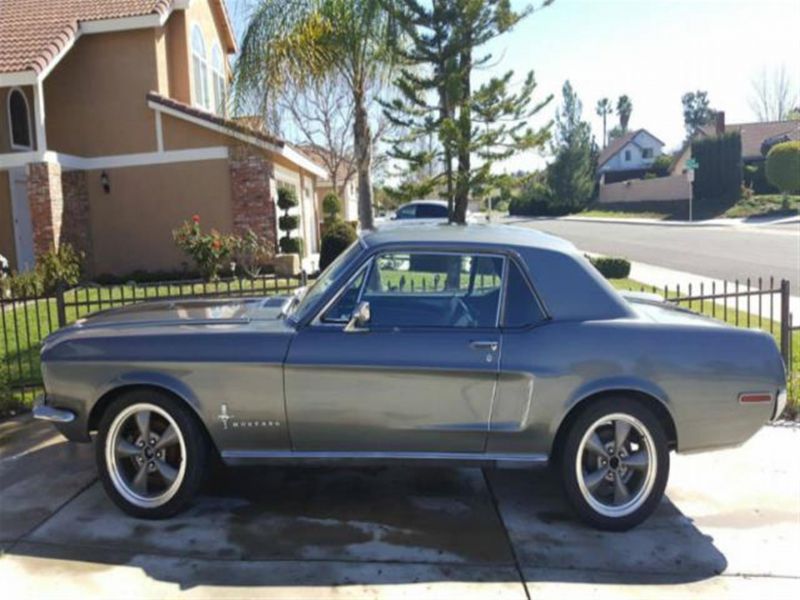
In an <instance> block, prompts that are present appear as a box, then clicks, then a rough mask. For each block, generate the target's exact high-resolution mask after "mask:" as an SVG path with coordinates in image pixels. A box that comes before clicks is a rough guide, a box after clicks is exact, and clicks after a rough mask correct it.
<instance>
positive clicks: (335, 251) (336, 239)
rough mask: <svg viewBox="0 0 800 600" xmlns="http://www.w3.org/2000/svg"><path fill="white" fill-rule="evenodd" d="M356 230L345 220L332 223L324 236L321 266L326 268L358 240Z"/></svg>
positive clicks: (320, 256)
mask: <svg viewBox="0 0 800 600" xmlns="http://www.w3.org/2000/svg"><path fill="white" fill-rule="evenodd" d="M356 237H357V236H356V230H355V228H354V227H353V226H352V225H350V223H346V222H345V221H336V222H334V223H331V224H330V225H329V226H328V227H327V228H326V229H325V234H324V235H323V236H322V248H321V249H320V255H319V268H320V269H324V268H325V267H327V266H328V265H329V264H331V263H332V262H333V261H334V260H335V259H336V257H337V256H339V255H340V254H341V253H342V252H343V251H344V250H345V249H346V248H347V247H348V246H349V245H350V244H352V243H353V242H354V241H355V240H356Z"/></svg>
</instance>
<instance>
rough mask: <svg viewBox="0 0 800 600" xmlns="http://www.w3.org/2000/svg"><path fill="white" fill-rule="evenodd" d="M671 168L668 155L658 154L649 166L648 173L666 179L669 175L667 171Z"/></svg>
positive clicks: (670, 157)
mask: <svg viewBox="0 0 800 600" xmlns="http://www.w3.org/2000/svg"><path fill="white" fill-rule="evenodd" d="M671 166H672V156H670V155H669V154H660V155H658V156H656V159H655V160H654V161H653V164H652V165H650V171H649V172H650V173H652V174H653V175H655V176H656V177H666V176H667V175H669V169H670V167H671Z"/></svg>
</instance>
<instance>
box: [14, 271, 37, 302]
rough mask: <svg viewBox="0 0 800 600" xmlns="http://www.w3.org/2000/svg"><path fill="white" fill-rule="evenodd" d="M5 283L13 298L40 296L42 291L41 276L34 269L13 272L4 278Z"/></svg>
mask: <svg viewBox="0 0 800 600" xmlns="http://www.w3.org/2000/svg"><path fill="white" fill-rule="evenodd" d="M6 285H7V286H8V290H9V291H10V292H11V295H12V296H13V297H14V298H25V297H30V296H41V295H42V294H43V293H44V285H43V284H42V277H41V276H40V275H39V273H37V272H36V271H26V272H25V273H14V274H13V275H12V276H11V277H9V278H8V279H7V280H6Z"/></svg>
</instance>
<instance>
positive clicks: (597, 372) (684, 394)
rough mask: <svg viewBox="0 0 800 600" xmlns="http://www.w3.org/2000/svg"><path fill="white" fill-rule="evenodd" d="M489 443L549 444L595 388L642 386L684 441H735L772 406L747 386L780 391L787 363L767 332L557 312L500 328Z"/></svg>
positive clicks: (508, 447) (499, 446)
mask: <svg viewBox="0 0 800 600" xmlns="http://www.w3.org/2000/svg"><path fill="white" fill-rule="evenodd" d="M501 361H502V375H501V378H500V382H499V386H498V392H497V397H496V400H495V407H494V410H493V413H492V427H491V434H490V437H489V443H488V448H489V450H490V451H496V452H535V453H549V451H550V448H551V445H552V443H553V439H554V437H555V434H556V432H557V431H558V427H559V426H560V424H561V423H562V421H563V419H564V418H565V416H566V415H567V414H568V413H569V411H570V410H571V409H572V408H573V407H575V406H576V405H577V404H578V403H580V402H581V401H583V400H584V399H586V398H589V397H591V396H592V395H594V394H597V393H599V392H604V391H614V390H637V391H640V392H643V393H646V394H648V395H650V396H652V397H654V398H656V399H658V401H660V402H661V403H662V404H663V405H664V407H665V408H666V409H667V410H668V412H669V413H670V415H671V416H672V418H673V421H674V422H675V426H676V429H677V434H678V449H679V450H680V451H692V450H700V449H704V448H715V447H722V446H730V445H737V444H740V443H742V442H744V441H746V440H747V439H748V438H749V437H750V436H751V435H753V434H754V433H755V432H756V431H757V430H758V429H759V428H760V427H761V426H762V425H763V424H764V422H766V421H768V420H769V419H770V417H771V414H772V409H773V405H772V404H769V405H767V404H753V405H743V404H740V403H739V400H738V398H739V394H740V393H742V392H754V391H764V392H770V393H772V394H773V397H774V394H775V392H776V391H777V389H778V388H779V387H780V386H782V385H783V384H784V372H783V365H782V362H781V360H780V356H779V354H778V352H777V348H776V346H775V343H774V341H773V340H772V339H771V338H770V337H769V336H768V335H767V334H765V333H763V332H758V331H749V330H742V329H734V328H729V327H709V326H684V325H664V324H657V323H648V322H644V321H640V320H637V319H616V320H606V321H583V322H569V321H552V322H549V323H546V324H543V325H540V326H537V327H534V328H531V329H529V330H527V331H520V332H508V333H506V334H505V335H504V338H503V350H502V358H501Z"/></svg>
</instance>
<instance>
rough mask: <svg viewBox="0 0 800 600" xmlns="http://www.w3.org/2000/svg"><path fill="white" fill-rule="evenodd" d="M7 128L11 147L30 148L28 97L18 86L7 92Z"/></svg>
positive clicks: (16, 148)
mask: <svg viewBox="0 0 800 600" xmlns="http://www.w3.org/2000/svg"><path fill="white" fill-rule="evenodd" d="M8 129H9V133H10V135H11V147H12V148H13V149H15V150H30V149H31V117H30V111H29V110H28V99H27V98H26V97H25V94H23V93H22V90H20V89H19V88H14V89H13V90H11V92H10V93H9V94H8Z"/></svg>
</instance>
